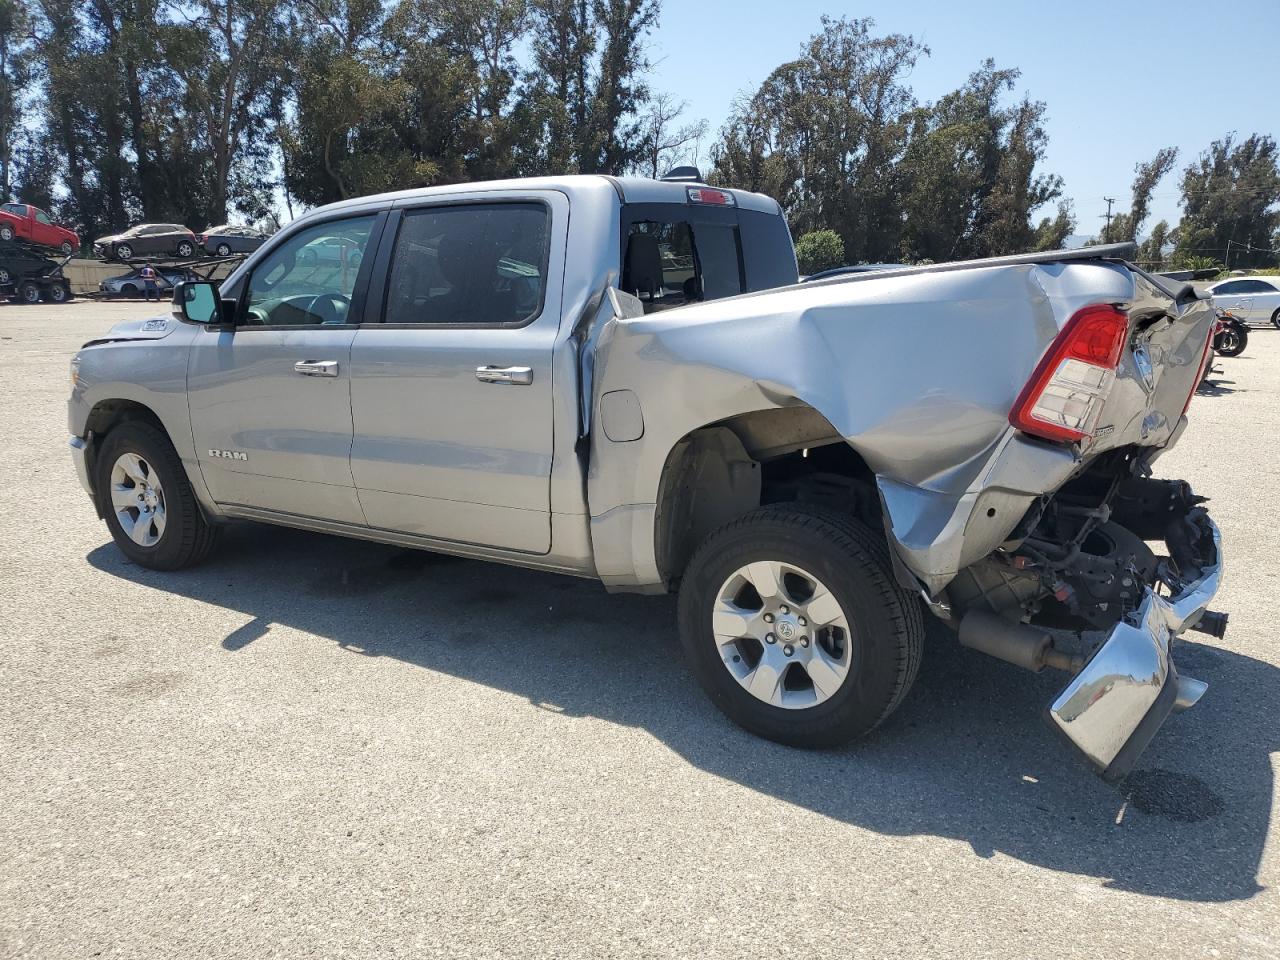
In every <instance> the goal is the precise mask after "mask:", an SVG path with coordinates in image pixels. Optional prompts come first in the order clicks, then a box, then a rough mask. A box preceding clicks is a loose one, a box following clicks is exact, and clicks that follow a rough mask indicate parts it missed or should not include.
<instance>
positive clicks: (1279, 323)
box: [1271, 310, 1280, 330]
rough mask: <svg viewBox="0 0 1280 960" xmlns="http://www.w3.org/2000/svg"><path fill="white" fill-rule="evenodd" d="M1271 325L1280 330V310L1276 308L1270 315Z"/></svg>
mask: <svg viewBox="0 0 1280 960" xmlns="http://www.w3.org/2000/svg"><path fill="white" fill-rule="evenodd" d="M1271 325H1272V326H1273V327H1275V328H1276V329H1277V330H1280V310H1277V311H1276V312H1275V313H1273V314H1272V315H1271Z"/></svg>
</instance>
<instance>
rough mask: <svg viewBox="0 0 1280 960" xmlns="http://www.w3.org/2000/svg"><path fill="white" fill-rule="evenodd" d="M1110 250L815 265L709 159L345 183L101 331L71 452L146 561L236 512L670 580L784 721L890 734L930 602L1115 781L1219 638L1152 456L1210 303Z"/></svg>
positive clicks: (790, 739) (1184, 528)
mask: <svg viewBox="0 0 1280 960" xmlns="http://www.w3.org/2000/svg"><path fill="white" fill-rule="evenodd" d="M1127 250H1131V248H1116V247H1093V248H1088V249H1085V250H1076V251H1056V252H1051V253H1042V254H1035V255H1027V256H1015V257H1006V258H999V259H994V260H980V261H972V262H968V263H956V264H942V265H933V266H927V267H906V268H899V269H888V270H883V271H875V272H868V273H862V274H852V275H846V276H836V277H833V278H830V279H826V280H818V281H814V282H809V283H806V284H803V285H800V284H798V283H797V279H798V278H797V272H796V260H795V255H794V251H793V249H792V246H791V240H790V235H789V233H788V229H787V225H786V222H785V219H784V217H783V215H782V212H781V210H780V208H779V206H778V204H777V203H776V202H774V201H773V200H771V199H769V198H767V197H764V196H760V195H756V194H751V193H746V192H741V191H736V190H729V189H720V188H713V187H710V186H707V185H705V184H702V183H675V182H661V181H653V180H641V179H615V178H609V177H603V176H581V177H558V178H549V179H531V180H516V181H503V182H494V183H477V184H462V185H456V186H448V187H439V188H430V189H422V190H414V191H410V192H404V193H394V194H388V195H383V196H374V197H366V198H362V199H356V200H349V201H344V202H342V203H339V204H336V205H333V206H329V207H324V208H322V209H319V210H316V211H313V212H311V213H309V214H307V215H306V216H304V217H301V218H299V219H298V220H296V221H295V222H294V223H292V224H291V225H289V226H288V227H286V228H285V229H284V230H282V231H281V232H280V233H279V234H278V235H276V236H275V237H273V238H272V239H271V240H270V241H268V242H267V243H266V244H265V245H264V246H263V247H262V248H261V249H259V250H258V251H256V252H255V253H254V254H252V255H251V256H250V257H249V258H248V259H247V260H246V262H245V263H244V264H243V265H241V266H240V267H239V268H238V269H237V270H236V271H235V272H234V273H233V274H232V275H231V276H230V277H229V278H228V279H227V280H226V281H224V282H223V283H222V284H221V285H220V286H216V285H214V284H210V283H203V282H188V283H185V284H182V285H181V286H180V287H179V288H178V289H177V290H176V291H175V295H174V304H173V310H172V317H159V318H156V319H151V320H145V321H133V322H127V323H122V324H119V325H117V326H116V327H115V328H114V329H113V330H112V331H111V332H110V333H109V334H108V335H106V336H104V337H103V338H102V339H99V340H95V341H92V342H90V343H88V344H86V345H85V346H84V348H83V349H82V350H81V351H80V352H79V353H78V354H77V355H76V356H75V358H74V360H73V361H72V381H73V384H74V386H73V389H72V394H71V400H70V430H71V434H72V439H71V446H72V449H73V452H74V460H75V463H76V467H77V469H78V471H79V476H80V479H81V482H82V483H83V485H84V487H85V489H86V490H87V491H88V493H89V496H90V497H91V498H92V500H93V503H94V505H95V506H96V508H97V511H98V513H99V515H100V516H101V517H102V518H103V519H105V521H106V523H107V526H108V528H109V529H110V532H111V534H112V536H113V538H114V539H115V541H116V543H117V544H118V545H119V548H120V549H121V550H122V551H123V552H124V553H125V554H126V555H127V556H128V557H129V558H131V559H132V560H134V561H135V562H137V563H139V564H142V565H145V566H148V567H152V568H156V569H161V570H171V569H175V568H179V567H184V566H187V565H189V564H192V563H195V562H197V561H199V560H200V559H202V558H203V557H204V556H205V555H206V554H207V553H208V552H209V550H210V548H211V547H212V546H213V544H214V540H215V536H216V534H217V532H218V529H219V526H220V525H221V524H223V523H224V522H225V521H228V520H231V519H248V520H257V521H265V522H268V523H276V524H284V525H288V526H294V527H302V528H306V529H310V530H319V531H326V532H330V533H334V534H340V535H343V536H350V537H360V538H365V539H369V540H376V541H382V542H385V543H391V544H400V545H404V546H408V547H416V548H422V549H425V550H434V551H441V552H446V553H452V554H459V555H463V556H468V557H477V558H484V559H487V560H494V561H501V562H505V563H511V564H519V565H523V566H528V567H537V568H541V569H544V570H549V571H556V572H559V573H563V574H571V575H577V576H582V577H593V578H597V579H599V580H600V581H602V582H603V584H604V585H605V587H606V588H607V589H608V590H611V591H638V592H665V591H676V590H678V591H679V604H678V611H679V613H678V620H679V624H678V629H679V633H680V637H681V642H682V644H683V648H684V651H685V654H686V659H687V661H688V664H689V667H690V669H691V671H692V672H693V674H694V675H695V676H696V677H697V679H698V680H699V681H700V683H701V684H702V685H703V686H704V688H705V689H706V690H707V692H708V693H709V694H710V696H711V697H712V699H713V700H714V701H715V702H716V703H717V704H718V705H719V706H720V707H721V708H722V709H723V710H724V712H725V713H726V714H727V715H728V716H729V717H731V718H732V719H733V720H735V721H736V722H738V723H740V724H741V725H743V726H745V727H746V728H748V729H750V730H752V731H755V732H756V733H758V734H760V735H763V736H765V737H769V738H772V739H775V740H778V741H782V742H785V743H789V744H794V745H798V746H810V747H812V746H825V745H831V744H836V743H841V742H844V741H847V740H849V739H851V738H853V737H857V736H860V735H862V734H866V733H867V732H869V731H871V730H872V729H873V728H875V727H876V726H877V725H878V724H880V723H881V722H882V721H884V720H885V718H886V717H888V716H889V715H890V714H891V713H892V711H893V710H894V708H895V707H896V706H897V705H898V704H899V703H900V702H901V700H902V698H903V696H904V695H905V694H906V692H907V689H908V688H909V686H910V685H911V682H912V680H913V678H914V676H915V674H916V670H917V666H918V664H919V662H920V656H921V648H922V644H923V642H924V618H925V616H926V615H931V616H934V617H937V618H939V619H941V620H942V621H944V622H945V623H946V624H947V625H948V626H950V627H951V628H953V629H954V631H955V634H956V636H957V637H958V640H959V642H960V643H962V644H964V645H966V646H969V647H972V648H975V649H978V650H981V651H984V652H986V653H988V654H991V655H993V656H996V657H1000V658H1002V659H1005V660H1008V661H1011V662H1013V663H1017V664H1020V665H1022V666H1024V667H1027V668H1028V669H1030V670H1035V671H1038V670H1041V669H1043V668H1044V667H1046V666H1047V667H1052V668H1056V669H1060V670H1062V671H1064V672H1065V673H1066V674H1067V676H1068V679H1067V681H1066V684H1065V687H1064V688H1063V690H1062V692H1061V693H1060V694H1059V695H1058V696H1057V697H1056V698H1055V699H1054V700H1053V701H1052V703H1050V704H1049V707H1048V710H1047V712H1046V716H1047V718H1048V721H1049V723H1050V725H1051V726H1052V727H1053V728H1054V729H1055V730H1057V731H1058V732H1059V733H1061V734H1062V736H1063V737H1064V738H1065V739H1066V741H1067V742H1068V743H1069V744H1071V745H1072V746H1073V747H1074V748H1075V750H1076V751H1077V752H1078V753H1079V754H1080V755H1081V756H1083V757H1084V758H1085V759H1086V760H1087V761H1088V762H1089V763H1090V764H1091V765H1092V766H1093V767H1094V768H1096V769H1097V770H1098V771H1100V772H1102V773H1103V774H1104V776H1106V777H1108V778H1116V777H1120V776H1123V775H1124V773H1125V772H1126V771H1127V770H1129V769H1130V768H1131V767H1132V765H1133V763H1134V761H1135V759H1136V758H1137V755H1138V753H1139V752H1140V751H1141V750H1142V749H1143V747H1144V746H1145V745H1146V744H1147V742H1148V741H1149V740H1150V739H1151V737H1152V736H1153V735H1154V734H1155V732H1156V730H1157V728H1158V727H1159V726H1160V724H1161V723H1162V722H1163V720H1164V719H1165V717H1166V716H1168V714H1169V713H1170V712H1171V711H1172V710H1174V709H1176V708H1184V707H1188V706H1190V705H1192V704H1193V703H1195V702H1196V700H1197V699H1199V697H1200V695H1201V694H1202V693H1203V691H1204V689H1205V685H1204V684H1203V683H1200V682H1198V681H1196V680H1192V679H1190V678H1188V677H1184V676H1181V675H1179V673H1178V671H1177V669H1176V668H1175V666H1174V662H1173V658H1172V644H1173V641H1174V638H1176V637H1178V636H1179V635H1180V634H1181V633H1182V632H1183V631H1184V630H1186V629H1189V628H1194V629H1199V630H1202V631H1205V632H1209V633H1213V634H1215V635H1218V636H1220V635H1221V633H1222V630H1223V629H1224V627H1225V616H1224V615H1222V614H1216V613H1212V612H1210V611H1209V610H1208V609H1207V608H1208V605H1209V603H1210V602H1211V600H1212V598H1213V596H1214V593H1215V591H1216V590H1217V588H1218V584H1219V581H1220V578H1221V576H1222V550H1221V538H1220V536H1219V533H1218V530H1217V528H1216V527H1215V526H1214V524H1213V523H1212V522H1211V521H1210V519H1209V517H1208V514H1207V513H1206V510H1205V508H1204V506H1203V505H1202V502H1201V498H1199V497H1197V496H1195V495H1194V494H1193V493H1192V492H1191V489H1190V487H1188V485H1187V484H1186V483H1184V482H1182V481H1179V480H1171V481H1166V480H1155V479H1152V478H1151V476H1150V475H1151V471H1152V466H1153V464H1154V462H1155V461H1156V459H1157V458H1158V457H1159V455H1160V454H1161V452H1162V451H1164V450H1166V449H1168V448H1169V447H1170V446H1171V445H1172V444H1173V443H1175V442H1176V441H1177V439H1178V437H1179V436H1180V435H1181V434H1182V432H1183V430H1184V429H1185V427H1186V423H1187V421H1186V417H1185V413H1186V411H1187V407H1188V404H1189V403H1190V400H1191V397H1192V394H1193V392H1194V391H1195V389H1196V385H1197V384H1198V382H1199V380H1200V374H1201V371H1202V369H1203V367H1204V364H1205V362H1206V358H1207V355H1208V343H1209V336H1210V330H1211V328H1212V327H1213V324H1214V312H1213V310H1212V309H1211V306H1210V304H1209V303H1208V302H1207V301H1205V300H1201V299H1199V298H1198V296H1197V294H1196V293H1195V292H1194V291H1193V290H1192V289H1191V288H1190V287H1187V286H1178V285H1171V284H1170V283H1168V282H1166V281H1162V280H1160V279H1159V278H1155V277H1151V276H1149V275H1147V274H1146V273H1144V272H1143V271H1142V270H1140V269H1138V268H1137V267H1135V266H1133V265H1131V264H1129V263H1127V262H1126V261H1125V259H1124V256H1125V255H1126V252H1127ZM1153 542H1154V543H1156V544H1158V545H1160V546H1158V547H1157V548H1156V549H1153V548H1152V546H1151V544H1152V543H1153ZM514 628H515V627H514V625H513V629H514ZM371 629H373V628H371Z"/></svg>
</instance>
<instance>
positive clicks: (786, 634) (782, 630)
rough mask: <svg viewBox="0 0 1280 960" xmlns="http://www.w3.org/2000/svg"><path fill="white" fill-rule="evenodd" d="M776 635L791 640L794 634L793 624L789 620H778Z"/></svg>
mask: <svg viewBox="0 0 1280 960" xmlns="http://www.w3.org/2000/svg"><path fill="white" fill-rule="evenodd" d="M777 630H778V636H780V637H781V638H782V639H783V640H792V639H794V638H795V635H796V628H795V624H793V623H792V622H791V621H790V620H779V621H778V624H777Z"/></svg>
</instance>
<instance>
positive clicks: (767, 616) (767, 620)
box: [764, 613, 773, 623]
mask: <svg viewBox="0 0 1280 960" xmlns="http://www.w3.org/2000/svg"><path fill="white" fill-rule="evenodd" d="M764 622H765V623H773V614H772V613H766V614H765V615H764Z"/></svg>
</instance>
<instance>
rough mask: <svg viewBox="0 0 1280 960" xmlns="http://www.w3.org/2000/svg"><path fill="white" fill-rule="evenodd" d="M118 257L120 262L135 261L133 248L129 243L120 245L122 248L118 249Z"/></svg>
mask: <svg viewBox="0 0 1280 960" xmlns="http://www.w3.org/2000/svg"><path fill="white" fill-rule="evenodd" d="M116 257H117V259H120V260H131V259H133V247H131V246H129V244H127V243H122V244H120V246H118V247H116Z"/></svg>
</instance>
